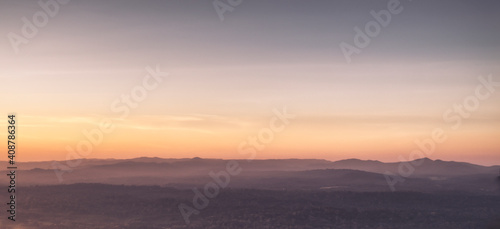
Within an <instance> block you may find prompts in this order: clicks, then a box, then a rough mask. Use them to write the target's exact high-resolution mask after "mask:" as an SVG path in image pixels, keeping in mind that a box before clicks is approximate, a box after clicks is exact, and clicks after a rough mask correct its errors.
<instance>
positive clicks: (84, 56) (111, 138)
mask: <svg viewBox="0 0 500 229" xmlns="http://www.w3.org/2000/svg"><path fill="white" fill-rule="evenodd" d="M47 2H51V3H54V2H55V1H54V0H52V1H49V0H41V1H28V0H4V1H2V2H1V3H0V15H1V16H0V28H1V31H2V32H3V36H4V39H1V41H0V56H1V61H0V81H1V84H0V89H1V90H0V102H1V103H0V105H1V106H0V114H2V115H3V116H4V118H1V119H0V120H5V122H4V124H3V126H4V127H3V128H2V129H4V130H5V129H6V126H7V123H6V120H7V114H9V113H16V117H17V123H18V126H17V130H18V132H17V134H18V136H17V140H18V143H17V144H18V154H17V155H18V160H20V161H42V160H44V161H45V160H65V159H68V158H70V159H71V157H72V156H70V155H74V154H71V150H68V147H69V148H72V149H76V148H77V146H78V144H79V143H81V142H82V141H86V140H88V138H87V137H86V136H85V134H84V132H89V131H91V130H95V129H96V128H99V124H100V123H101V122H102V121H103V120H110V121H111V122H112V123H113V127H114V129H113V131H111V132H110V133H104V134H103V140H102V142H99V143H98V144H93V145H92V150H90V151H88V153H86V155H84V156H82V155H81V157H84V158H134V157H142V156H148V157H163V158H191V157H196V156H198V157H203V158H227V159H229V158H236V159H243V158H247V157H248V156H247V155H244V154H241V153H240V152H239V150H238V148H239V146H240V144H241V143H242V142H245V141H247V139H248V138H249V137H253V136H257V135H258V133H259V132H260V131H262V130H263V129H265V128H269V121H270V120H271V119H273V117H274V116H275V114H274V111H273V110H275V109H277V110H283V108H284V107H286V110H287V112H288V113H291V114H293V115H295V118H294V119H293V120H291V121H290V123H289V124H288V125H287V126H286V128H285V130H283V131H281V132H279V133H275V134H274V138H273V139H272V141H270V142H269V143H266V144H265V148H264V149H260V150H258V152H257V154H256V158H259V159H267V158H320V159H327V160H340V159H346V158H360V159H371V160H381V161H399V160H402V159H408V158H410V155H411V152H413V151H414V150H418V149H419V148H418V146H417V145H416V144H415V141H423V140H425V139H428V138H430V137H431V136H432V132H433V130H435V129H441V130H443V131H444V133H445V135H446V137H447V138H446V141H444V142H441V143H436V144H435V146H436V147H435V151H434V152H433V153H432V154H429V155H425V156H428V157H429V158H431V159H442V160H455V161H467V162H472V163H478V164H484V165H493V164H500V141H499V139H500V106H499V105H500V87H499V86H493V87H492V88H493V91H492V92H491V91H489V90H487V89H486V88H483V90H482V92H483V93H486V92H488V93H489V96H488V98H487V99H478V100H477V101H479V102H478V104H477V107H476V106H475V105H474V106H475V107H474V109H473V110H471V111H470V112H467V113H468V114H467V117H462V116H460V122H461V125H459V126H458V127H456V126H455V124H456V122H458V121H457V119H456V118H457V117H459V116H457V114H456V113H447V111H449V110H450V109H452V110H453V109H454V107H455V106H456V105H457V104H458V105H459V104H463V103H464V101H469V102H470V101H472V100H471V96H472V97H474V96H475V93H476V89H477V88H478V87H479V86H480V85H482V84H481V82H480V80H479V78H480V77H483V79H488V77H491V80H492V81H496V82H500V65H499V63H500V62H499V60H500V23H498V22H499V21H500V14H498V12H499V10H500V3H499V2H498V1H493V0H480V1H464V0H459V1H451V0H445V1H439V2H436V1H430V0H421V1H409V0H401V1H399V4H398V5H397V7H396V8H397V9H399V13H392V14H391V19H390V20H389V23H388V24H387V25H386V26H381V25H380V23H379V22H377V21H376V19H375V18H374V17H373V16H372V14H371V13H370V12H371V11H374V12H376V13H377V12H381V11H382V10H384V12H390V11H389V8H390V5H391V4H397V3H396V2H391V1H386V0H380V1H367V0H366V1H347V0H344V1H329V0H312V1H299V0H289V1H284V0H273V1H263V0H243V1H242V2H241V4H239V5H235V6H231V5H229V4H230V3H231V1H229V2H228V1H224V0H220V2H221V3H222V4H224V5H225V6H226V7H230V9H232V10H231V11H226V12H224V13H223V14H222V16H223V20H221V17H219V15H218V12H217V10H216V9H215V7H214V4H213V1H201V0H198V1H195V0H177V1H166V0H165V1H160V0H145V1H131V0H125V1H118V0H110V1H97V0H71V1H69V2H67V3H66V2H65V1H63V0H60V2H57V7H54V5H52V6H51V7H49V9H51V10H52V12H54V13H53V15H51V16H47V20H46V21H45V22H46V23H42V22H43V21H42V22H38V24H39V25H40V27H37V26H36V25H35V27H36V28H37V29H36V30H37V31H36V32H35V33H34V35H33V34H28V35H30V37H27V36H24V35H23V28H24V27H25V24H26V23H25V21H26V20H27V21H28V22H31V23H33V16H34V15H35V16H36V15H38V16H40V15H42V16H41V17H38V19H37V20H43V19H44V18H43V12H44V11H43V10H44V7H42V6H41V5H40V4H39V3H42V5H43V4H44V3H47ZM234 2H238V1H234ZM234 2H232V3H233V4H234ZM63 3H64V4H63ZM393 6H394V5H393ZM56 11H57V12H56ZM23 18H26V19H25V20H23ZM40 18H41V19H40ZM35 19H36V17H35ZM369 23H371V25H374V23H375V24H376V23H379V24H378V26H379V27H378V28H379V30H378V32H377V33H376V34H375V35H373V33H372V35H373V36H372V37H370V42H369V43H368V45H366V47H358V53H354V54H351V55H350V61H348V60H347V58H346V56H345V55H344V52H343V51H342V48H341V44H342V43H345V44H349V45H352V46H353V47H356V46H355V45H356V42H355V38H356V36H357V35H356V34H357V33H356V31H357V30H356V28H359V29H360V31H362V32H364V33H367V31H366V27H365V25H367V24H369ZM373 28H375V29H376V27H371V29H373ZM24 30H26V29H24ZM25 32H26V31H25ZM368 32H369V31H368ZM13 34H15V35H17V36H18V37H19V36H21V37H23V38H22V39H25V40H24V41H25V42H24V43H17V45H16V43H15V42H14V43H13V41H12V39H13V38H12V37H13V36H14V35H13ZM157 66H158V69H160V70H161V72H167V73H168V76H166V77H164V78H163V80H162V81H161V82H159V83H158V85H157V87H155V88H154V89H152V90H149V91H147V95H146V96H145V98H144V100H141V102H140V103H138V106H137V107H136V108H130V109H129V110H130V112H129V114H128V115H126V117H125V116H122V115H121V113H120V112H116V111H115V110H113V108H112V107H113V106H112V104H113V103H114V102H115V101H117V100H120V99H121V98H122V95H127V94H130V93H131V91H132V90H133V89H134V88H136V87H137V86H141V85H142V83H143V80H144V78H145V77H146V76H147V75H148V74H149V73H148V71H147V68H148V67H151V68H152V69H156V67H157ZM467 98H469V100H467ZM470 106H472V105H469V107H470ZM445 114H447V115H448V120H446V119H445V118H443V115H445ZM469 114H470V116H469ZM445 116H446V115H445ZM452 117H454V118H455V119H453V118H452ZM450 119H452V120H453V121H450ZM0 138H4V139H6V138H7V133H6V131H2V132H0ZM3 144H5V143H3ZM5 147H6V146H5Z"/></svg>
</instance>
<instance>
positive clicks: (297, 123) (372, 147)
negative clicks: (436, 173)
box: [0, 112, 500, 165]
mask: <svg viewBox="0 0 500 229" xmlns="http://www.w3.org/2000/svg"><path fill="white" fill-rule="evenodd" d="M269 117H270V118H272V117H273V113H272V112H269ZM17 118H18V120H19V123H22V124H20V125H19V126H18V127H17V128H18V133H20V135H19V136H20V137H18V142H19V148H18V150H19V153H18V160H19V161H51V160H66V159H75V158H74V155H77V154H71V153H70V152H72V151H75V152H76V151H77V149H78V145H79V144H80V143H81V142H82V141H86V142H91V141H93V140H95V139H96V138H99V137H98V135H96V134H95V133H96V130H97V128H98V127H99V123H100V121H101V120H102V118H99V117H98V116H88V117H82V116H78V117H45V116H40V117H37V116H26V117H23V116H19V115H18V116H17ZM109 120H112V121H113V125H114V129H113V131H112V132H110V133H103V134H102V137H103V138H102V142H100V143H98V144H96V145H94V144H92V145H91V146H92V149H91V150H90V151H85V150H88V149H87V148H86V146H83V147H82V148H81V149H82V152H85V153H84V154H83V156H81V158H117V159H127V158H137V157H143V156H149V157H161V158H191V157H202V158H223V159H246V158H248V155H243V154H240V153H239V151H238V146H239V144H240V143H241V142H243V141H246V140H247V139H248V137H252V136H257V134H258V132H259V131H260V130H261V129H262V128H268V123H269V122H268V121H266V120H265V118H264V117H262V118H253V119H251V118H248V117H247V118H245V119H243V118H242V119H238V118H234V117H231V118H229V117H222V116H200V115H192V116H183V117H181V116H131V117H130V118H128V119H112V118H111V119H109ZM305 120H306V121H304V120H301V119H300V116H298V117H297V118H296V119H295V120H293V121H292V123H291V124H290V125H289V126H287V127H286V131H283V132H280V133H276V134H275V137H274V139H273V141H272V142H270V143H268V144H263V145H265V148H264V149H263V150H260V151H259V150H258V151H257V154H256V159H286V158H303V159H311V158H316V159H326V160H341V159H347V158H359V159H366V160H381V161H386V162H393V161H399V160H400V157H401V158H403V159H405V160H409V159H414V158H409V155H410V152H412V151H413V150H417V149H419V148H418V146H417V145H416V144H415V143H414V142H415V140H420V141H421V140H424V139H427V138H430V136H431V130H432V129H433V127H432V126H433V125H436V122H431V123H428V124H425V125H423V124H420V125H415V124H413V122H410V123H399V124H398V128H395V127H394V126H393V124H391V123H390V122H389V123H386V124H384V123H381V122H376V123H375V124H373V123H362V124H360V123H359V122H350V123H349V122H346V121H345V120H344V121H343V122H340V123H338V122H336V121H324V122H323V125H317V124H315V123H316V122H317V121H316V120H315V118H314V117H308V118H305ZM442 126H445V125H442ZM443 130H445V134H446V136H447V140H446V141H445V142H444V143H437V144H436V149H435V151H434V153H432V154H430V155H427V154H424V156H426V157H430V158H432V159H443V160H455V161H467V162H472V163H478V164H485V165H494V164H500V157H499V155H498V153H497V152H499V151H500V147H499V144H498V141H497V139H499V137H500V132H499V131H498V129H497V128H495V126H489V125H484V124H476V125H468V126H467V125H464V127H462V128H461V129H459V130H458V131H453V130H451V129H449V128H448V129H446V128H443ZM84 132H87V133H90V134H87V135H85V134H84ZM101 133H102V132H101ZM87 136H90V137H87ZM0 137H5V135H3V136H0ZM68 147H69V148H71V150H68ZM87 152H90V153H87ZM471 152H473V153H471ZM477 155H480V157H477ZM474 156H476V157H474Z"/></svg>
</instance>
